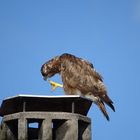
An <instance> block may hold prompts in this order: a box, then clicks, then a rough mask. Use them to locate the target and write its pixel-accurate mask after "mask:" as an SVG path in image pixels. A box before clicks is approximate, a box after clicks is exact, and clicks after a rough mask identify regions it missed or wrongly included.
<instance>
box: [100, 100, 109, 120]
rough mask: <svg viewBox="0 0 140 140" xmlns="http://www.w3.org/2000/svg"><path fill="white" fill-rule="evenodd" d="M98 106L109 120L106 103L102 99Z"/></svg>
mask: <svg viewBox="0 0 140 140" xmlns="http://www.w3.org/2000/svg"><path fill="white" fill-rule="evenodd" d="M97 105H98V107H99V108H100V110H101V112H102V113H103V114H104V116H105V117H106V119H107V120H108V121H109V116H108V113H107V111H106V108H105V105H104V103H103V102H102V101H100V102H98V103H97Z"/></svg>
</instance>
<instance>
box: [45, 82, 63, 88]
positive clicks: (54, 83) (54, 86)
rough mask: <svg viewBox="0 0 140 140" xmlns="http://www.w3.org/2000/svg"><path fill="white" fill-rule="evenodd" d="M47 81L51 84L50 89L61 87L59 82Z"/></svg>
mask: <svg viewBox="0 0 140 140" xmlns="http://www.w3.org/2000/svg"><path fill="white" fill-rule="evenodd" d="M48 82H49V83H50V84H51V86H52V90H55V89H56V88H57V87H61V88H63V85H61V84H59V83H56V82H53V81H51V80H48Z"/></svg>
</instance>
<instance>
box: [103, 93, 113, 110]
mask: <svg viewBox="0 0 140 140" xmlns="http://www.w3.org/2000/svg"><path fill="white" fill-rule="evenodd" d="M101 99H102V101H103V102H105V103H106V104H107V105H108V106H109V107H110V108H111V109H112V110H113V111H114V112H115V107H114V106H113V102H112V100H111V99H110V98H109V97H108V96H107V94H106V95H104V96H103V97H101Z"/></svg>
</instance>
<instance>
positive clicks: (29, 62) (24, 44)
mask: <svg viewBox="0 0 140 140" xmlns="http://www.w3.org/2000/svg"><path fill="white" fill-rule="evenodd" d="M64 52H67V53H72V54H74V55H76V56H79V57H82V58H85V59H87V60H89V61H91V62H92V63H93V64H94V66H95V68H96V70H97V71H98V72H100V73H101V74H102V76H103V77H104V82H105V84H106V86H107V89H108V94H109V96H110V97H111V99H112V100H113V101H114V105H115V108H116V112H115V113H114V112H112V111H111V110H110V108H108V107H107V109H108V112H109V115H110V119H111V121H110V122H107V121H106V120H105V118H104V117H103V115H102V114H101V112H100V110H99V109H98V108H97V107H96V106H95V105H93V106H92V107H91V109H90V111H89V113H88V116H89V117H90V118H91V119H92V131H93V133H92V135H93V139H94V140H101V139H104V140H118V139H127V140H134V139H139V122H140V109H139V98H140V89H139V88H140V80H139V79H140V75H139V72H140V62H139V61H140V1H139V0H117V1H112V0H106V1H105V0H69V1H68V0H46V1H43V0H42V1H39V0H30V1H29V0H28V1H27V0H24V1H19V0H14V1H10V0H7V1H6V0H5V1H0V64H1V68H0V95H1V96H0V102H1V101H2V100H3V99H4V98H5V97H8V96H13V95H17V94H21V93H22V94H41V95H62V94H63V91H62V89H60V88H58V89H57V90H56V91H55V92H51V90H50V89H51V87H50V85H49V84H48V83H47V82H45V81H43V80H42V77H41V74H40V67H41V65H42V64H43V63H44V62H45V61H47V60H49V59H50V58H52V57H54V56H56V55H60V54H62V53H64ZM52 80H54V81H56V82H59V83H61V79H60V77H59V76H58V75H56V76H55V77H53V78H52Z"/></svg>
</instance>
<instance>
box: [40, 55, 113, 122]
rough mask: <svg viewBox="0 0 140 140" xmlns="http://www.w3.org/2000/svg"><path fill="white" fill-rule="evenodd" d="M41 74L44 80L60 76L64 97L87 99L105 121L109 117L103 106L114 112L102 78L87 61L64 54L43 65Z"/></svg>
mask: <svg viewBox="0 0 140 140" xmlns="http://www.w3.org/2000/svg"><path fill="white" fill-rule="evenodd" d="M41 73H42V76H43V77H44V79H47V78H50V77H52V76H54V75H55V74H57V73H58V74H60V75H61V78H62V82H63V88H64V92H65V94H66V95H81V96H84V97H86V98H89V99H90V100H92V101H93V102H94V103H95V104H96V105H97V106H98V107H99V108H100V110H101V112H102V113H103V114H104V116H105V117H106V119H107V120H109V116H108V113H107V111H106V108H105V104H107V105H108V106H109V107H110V108H111V109H112V110H113V111H114V112H115V108H114V106H113V101H112V100H111V99H110V98H109V96H108V95H107V90H106V87H105V85H104V83H103V78H102V76H101V75H100V74H99V73H98V72H97V71H96V70H95V68H94V67H93V64H92V63H90V62H88V61H87V60H84V59H82V58H79V57H76V56H74V55H72V54H67V53H65V54H62V55H60V56H56V57H54V58H52V59H51V60H49V61H47V62H46V63H45V64H43V65H42V67H41ZM104 103H105V104H104Z"/></svg>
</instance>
